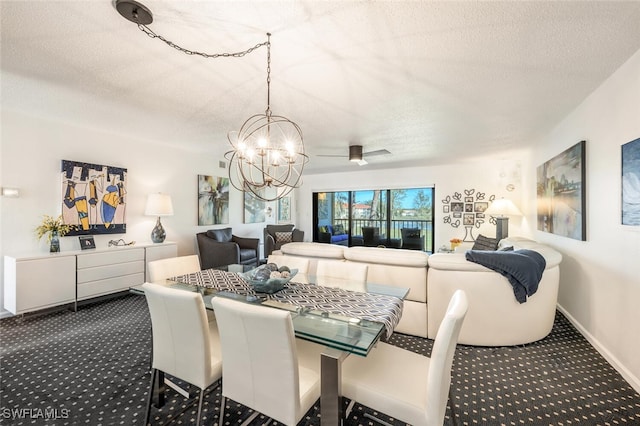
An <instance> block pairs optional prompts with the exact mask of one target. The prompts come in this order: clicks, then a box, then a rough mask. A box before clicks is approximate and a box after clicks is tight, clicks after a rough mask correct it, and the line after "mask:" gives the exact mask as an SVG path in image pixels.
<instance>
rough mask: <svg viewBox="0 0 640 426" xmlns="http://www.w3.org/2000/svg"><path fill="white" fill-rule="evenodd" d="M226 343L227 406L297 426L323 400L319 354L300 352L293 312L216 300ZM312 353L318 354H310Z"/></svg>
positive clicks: (223, 347)
mask: <svg viewBox="0 0 640 426" xmlns="http://www.w3.org/2000/svg"><path fill="white" fill-rule="evenodd" d="M213 308H214V310H215V311H216V317H217V319H218V327H219V330H220V340H221V342H222V360H223V364H222V377H223V378H222V396H223V399H222V406H221V410H220V425H222V424H223V423H224V409H225V405H226V398H230V399H232V400H234V401H236V402H238V403H240V404H243V405H245V406H247V407H249V408H252V409H254V410H255V411H256V412H255V413H254V414H253V415H252V416H251V417H250V418H249V419H247V420H246V421H245V422H244V424H248V423H249V422H251V421H252V420H253V419H254V418H255V417H256V416H257V415H258V414H259V413H262V414H264V415H266V416H268V417H270V418H272V419H274V420H277V421H278V422H281V423H284V424H286V425H296V424H297V423H298V422H299V421H300V420H301V419H302V416H304V414H305V413H306V412H307V411H308V410H309V409H310V408H311V407H312V406H313V404H314V403H315V402H316V401H317V400H318V398H319V397H320V374H319V370H318V369H319V365H320V352H317V353H315V354H314V353H310V352H309V351H306V350H300V351H299V350H298V349H297V347H296V339H295V335H294V330H293V323H292V321H291V316H290V314H289V312H288V311H284V310H278V309H275V308H268V307H264V306H258V305H252V304H248V303H244V302H239V301H235V300H231V299H225V298H223V297H216V298H214V299H213ZM311 352H313V351H311Z"/></svg>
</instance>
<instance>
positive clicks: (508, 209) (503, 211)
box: [485, 198, 522, 216]
mask: <svg viewBox="0 0 640 426" xmlns="http://www.w3.org/2000/svg"><path fill="white" fill-rule="evenodd" d="M485 213H486V214H488V215H491V216H522V213H521V212H520V210H518V208H517V207H516V205H515V204H513V202H512V201H511V200H507V199H506V198H500V199H499V200H495V201H494V202H493V203H491V205H490V206H489V208H488V209H487V210H485Z"/></svg>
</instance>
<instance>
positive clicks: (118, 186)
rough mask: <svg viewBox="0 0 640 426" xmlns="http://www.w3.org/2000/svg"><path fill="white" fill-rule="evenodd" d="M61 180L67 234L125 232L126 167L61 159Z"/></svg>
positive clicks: (63, 213)
mask: <svg viewBox="0 0 640 426" xmlns="http://www.w3.org/2000/svg"><path fill="white" fill-rule="evenodd" d="M61 182H62V219H63V221H64V223H65V224H66V225H71V231H70V232H69V233H68V234H67V235H68V236H73V235H93V234H124V233H126V232H127V225H126V220H125V219H126V212H127V200H126V194H127V169H125V168H122V167H114V166H105V165H102V164H91V163H83V162H80V161H69V160H62V171H61Z"/></svg>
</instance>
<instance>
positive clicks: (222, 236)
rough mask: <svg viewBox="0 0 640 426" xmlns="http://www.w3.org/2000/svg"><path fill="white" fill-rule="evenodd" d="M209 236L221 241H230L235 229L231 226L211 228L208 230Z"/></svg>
mask: <svg viewBox="0 0 640 426" xmlns="http://www.w3.org/2000/svg"><path fill="white" fill-rule="evenodd" d="M207 237H209V238H213V239H214V240H216V241H220V242H221V243H228V242H229V241H231V238H232V237H233V230H232V229H231V228H224V229H210V230H208V231H207Z"/></svg>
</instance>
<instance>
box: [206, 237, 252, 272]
mask: <svg viewBox="0 0 640 426" xmlns="http://www.w3.org/2000/svg"><path fill="white" fill-rule="evenodd" d="M196 240H197V242H198V251H199V252H200V267H201V268H202V269H209V268H215V267H216V266H224V265H231V264H233V263H239V264H243V265H255V266H258V250H259V247H260V239H259V238H243V237H236V236H235V235H233V234H232V230H231V228H225V229H210V230H209V231H207V232H200V233H198V234H196Z"/></svg>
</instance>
